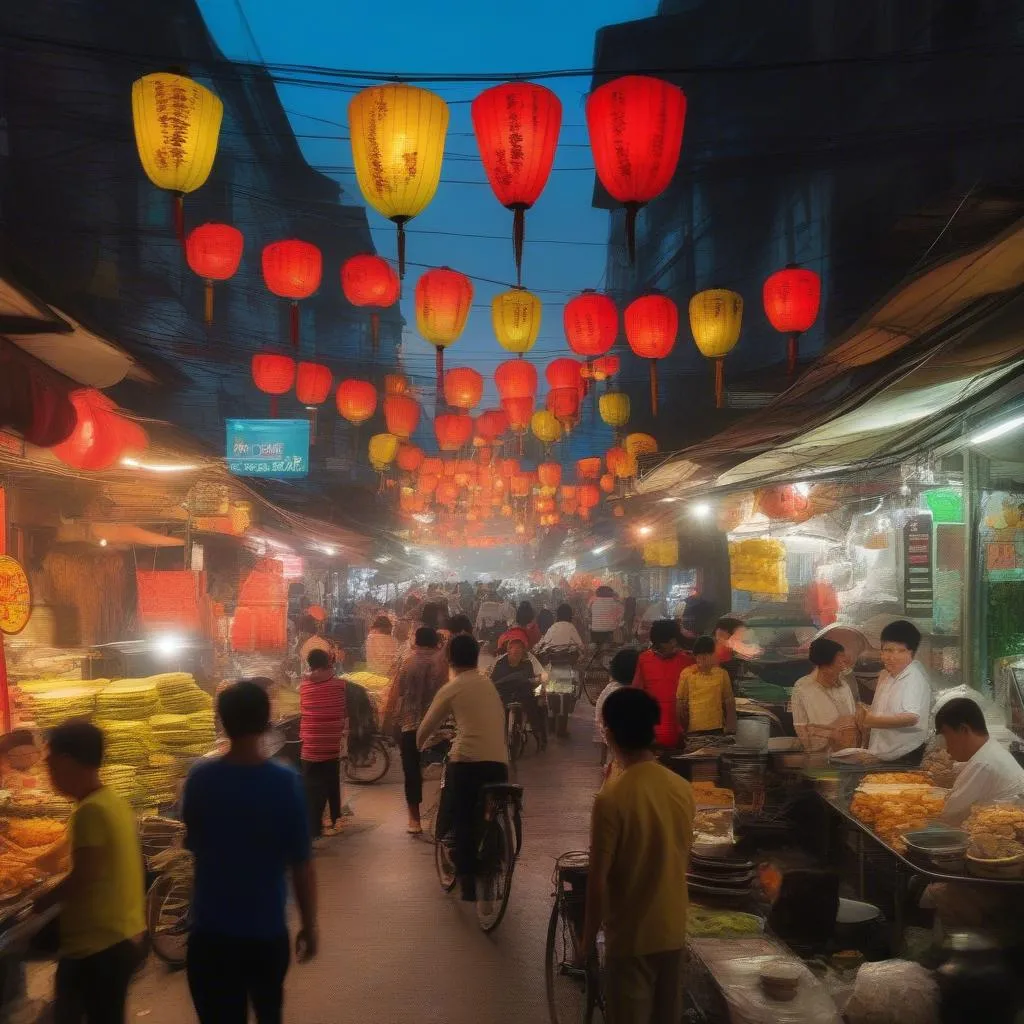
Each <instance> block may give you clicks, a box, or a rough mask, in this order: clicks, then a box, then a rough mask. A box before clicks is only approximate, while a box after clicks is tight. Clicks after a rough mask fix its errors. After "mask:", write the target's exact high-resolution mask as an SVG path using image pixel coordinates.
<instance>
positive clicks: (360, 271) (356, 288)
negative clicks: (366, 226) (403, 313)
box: [341, 253, 401, 352]
mask: <svg viewBox="0 0 1024 1024" xmlns="http://www.w3.org/2000/svg"><path fill="white" fill-rule="evenodd" d="M400 289H401V284H400V282H399V280H398V275H397V274H396V273H395V272H394V270H392V269H391V264H390V263H388V261H387V260H386V259H383V258H382V257H380V256H374V255H373V254H372V253H360V254H359V255H358V256H351V257H349V259H347V260H345V262H344V263H343V264H342V265H341V290H342V292H343V293H344V296H345V298H346V299H348V301H349V302H351V303H352V305H353V306H360V307H369V308H370V309H372V310H373V312H372V313H371V314H370V341H371V344H372V346H373V351H374V352H376V351H377V345H378V343H379V341H380V313H379V312H377V311H378V310H381V309H387V308H388V307H389V306H393V305H394V304H395V303H396V302H397V301H398V294H399V291H400Z"/></svg>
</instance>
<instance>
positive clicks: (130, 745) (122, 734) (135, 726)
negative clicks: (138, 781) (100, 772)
mask: <svg viewBox="0 0 1024 1024" xmlns="http://www.w3.org/2000/svg"><path fill="white" fill-rule="evenodd" d="M97 725H99V727H100V728H101V729H102V730H103V736H104V743H105V745H104V751H103V756H104V758H105V759H106V760H107V761H112V762H115V763H116V764H134V765H138V766H140V767H141V766H142V765H146V764H149V756H150V754H152V752H153V750H154V749H155V745H154V742H153V735H152V733H151V731H150V728H149V723H148V722H146V721H140V722H119V721H117V720H114V721H104V720H100V721H99V722H97Z"/></svg>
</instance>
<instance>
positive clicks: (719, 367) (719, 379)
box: [715, 359, 725, 409]
mask: <svg viewBox="0 0 1024 1024" xmlns="http://www.w3.org/2000/svg"><path fill="white" fill-rule="evenodd" d="M724 396H725V360H724V359H716V360H715V408H716V409H721V408H722V400H723V398H724Z"/></svg>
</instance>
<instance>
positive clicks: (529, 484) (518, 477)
mask: <svg viewBox="0 0 1024 1024" xmlns="http://www.w3.org/2000/svg"><path fill="white" fill-rule="evenodd" d="M532 489H533V476H532V475H531V474H530V473H515V474H513V476H512V479H511V481H510V483H509V490H510V491H511V492H512V497H513V498H528V497H529V496H530V491H531V490H532Z"/></svg>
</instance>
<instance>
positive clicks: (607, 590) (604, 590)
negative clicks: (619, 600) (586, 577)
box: [594, 583, 615, 597]
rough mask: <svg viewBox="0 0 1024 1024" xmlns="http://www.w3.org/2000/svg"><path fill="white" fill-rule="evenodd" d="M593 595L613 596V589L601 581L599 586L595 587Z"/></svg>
mask: <svg viewBox="0 0 1024 1024" xmlns="http://www.w3.org/2000/svg"><path fill="white" fill-rule="evenodd" d="M594 596H595V597H615V591H614V590H612V588H611V587H609V586H608V585H607V584H604V583H603V584H601V586H599V587H598V588H597V590H595V591H594Z"/></svg>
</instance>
